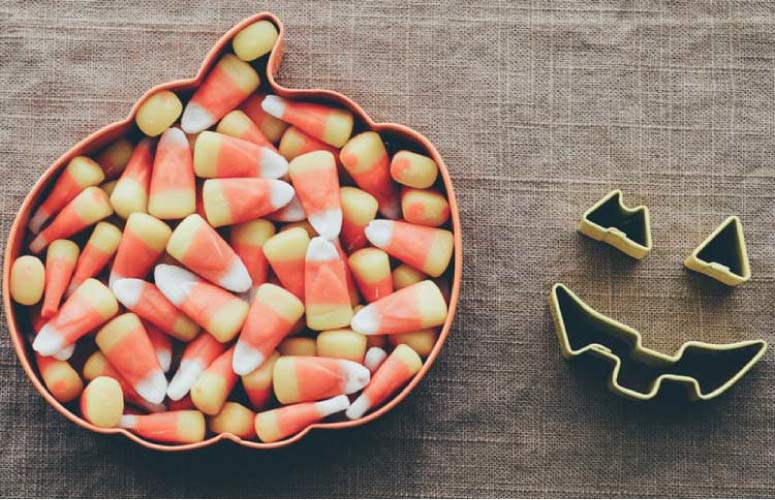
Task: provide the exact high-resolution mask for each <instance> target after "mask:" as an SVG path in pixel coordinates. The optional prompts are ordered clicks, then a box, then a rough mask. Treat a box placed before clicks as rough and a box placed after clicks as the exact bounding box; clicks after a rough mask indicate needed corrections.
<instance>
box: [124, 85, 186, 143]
mask: <svg viewBox="0 0 775 500" xmlns="http://www.w3.org/2000/svg"><path fill="white" fill-rule="evenodd" d="M181 111H183V103H181V102H180V99H178V96H176V95H175V94H174V93H173V92H170V91H169V90H161V91H159V92H156V93H155V94H153V95H152V96H150V97H149V98H148V99H146V100H145V102H144V103H142V104H141V105H140V108H139V109H138V110H137V115H136V116H135V123H137V127H138V128H139V129H140V130H141V131H142V132H143V133H144V134H145V135H147V136H150V137H156V136H157V135H159V134H161V133H162V132H164V131H165V130H167V128H168V127H171V126H172V124H173V123H175V121H176V120H177V119H178V117H179V116H180V112H181Z"/></svg>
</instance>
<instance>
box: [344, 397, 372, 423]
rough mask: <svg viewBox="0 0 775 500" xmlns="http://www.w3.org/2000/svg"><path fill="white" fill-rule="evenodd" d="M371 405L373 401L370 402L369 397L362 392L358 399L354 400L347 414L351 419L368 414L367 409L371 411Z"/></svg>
mask: <svg viewBox="0 0 775 500" xmlns="http://www.w3.org/2000/svg"><path fill="white" fill-rule="evenodd" d="M370 406H371V403H369V399H368V398H367V397H366V396H365V395H363V394H361V395H360V396H358V399H356V400H355V401H353V403H352V404H351V405H350V407H349V408H347V411H346V412H345V415H346V416H347V418H349V419H350V420H355V419H356V418H361V417H362V416H363V415H365V414H366V412H367V411H369V407H370Z"/></svg>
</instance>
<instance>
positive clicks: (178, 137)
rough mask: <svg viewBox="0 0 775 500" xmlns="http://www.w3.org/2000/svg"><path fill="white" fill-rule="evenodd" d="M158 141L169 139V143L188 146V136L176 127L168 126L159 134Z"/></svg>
mask: <svg viewBox="0 0 775 500" xmlns="http://www.w3.org/2000/svg"><path fill="white" fill-rule="evenodd" d="M160 141H165V142H166V141H169V142H170V143H171V144H176V145H180V146H184V145H185V146H186V147H188V137H186V134H185V133H183V131H182V130H180V129H179V128H177V127H170V128H168V129H167V130H165V131H164V133H163V134H162V135H161V139H160Z"/></svg>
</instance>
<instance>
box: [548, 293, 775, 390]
mask: <svg viewBox="0 0 775 500" xmlns="http://www.w3.org/2000/svg"><path fill="white" fill-rule="evenodd" d="M549 304H550V308H551V312H552V319H553V321H554V327H555V331H556V333H557V339H558V341H559V343H560V349H561V350H562V355H563V357H565V358H566V359H568V360H570V359H573V358H576V357H579V356H583V355H585V354H591V355H594V356H596V357H598V358H600V359H602V360H604V361H606V362H608V363H610V364H611V365H612V366H613V368H612V370H611V373H610V377H609V379H608V388H609V389H610V390H611V391H612V392H614V393H615V394H618V395H620V396H624V397H627V398H630V399H636V400H649V399H652V398H654V397H655V396H656V395H657V394H658V393H659V390H660V388H661V387H662V382H663V381H670V382H675V383H679V384H683V385H685V386H686V388H687V392H688V394H689V398H690V399H691V400H693V401H696V400H708V399H713V398H715V397H717V396H719V395H721V394H722V393H723V392H725V391H726V390H727V389H729V388H730V387H732V386H733V385H735V383H737V381H738V380H740V379H741V378H742V377H743V376H744V375H745V374H746V373H747V372H748V370H750V369H751V368H752V367H753V366H754V365H755V364H756V363H757V362H758V361H759V359H761V357H762V356H763V355H764V352H765V351H766V350H767V342H766V341H765V340H761V339H760V340H746V341H742V342H735V343H732V344H709V343H706V342H699V341H689V342H686V343H685V344H683V345H682V346H681V347H680V348H679V349H678V350H677V351H676V353H675V354H673V355H667V354H663V353H661V352H658V351H655V350H653V349H649V348H647V347H643V345H642V338H641V334H640V333H639V332H638V331H637V330H635V329H633V328H631V327H629V326H627V325H625V324H622V323H619V322H618V321H616V320H614V319H612V318H609V317H608V316H605V315H603V314H601V313H599V312H597V311H595V310H594V309H592V308H591V307H590V306H589V305H587V304H586V303H584V302H583V301H582V300H581V299H580V298H579V297H578V296H577V295H576V294H574V293H573V292H572V291H571V290H570V289H569V288H568V287H566V286H565V285H563V284H561V283H558V284H556V285H554V286H553V287H552V291H551V293H550V295H549ZM649 381H650V382H651V383H650V384H648V383H647V382H649Z"/></svg>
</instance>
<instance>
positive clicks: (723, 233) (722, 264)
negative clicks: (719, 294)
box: [684, 215, 751, 286]
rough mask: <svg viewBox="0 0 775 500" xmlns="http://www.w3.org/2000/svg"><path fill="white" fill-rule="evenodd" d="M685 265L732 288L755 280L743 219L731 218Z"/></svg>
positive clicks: (699, 247) (718, 228) (722, 224)
mask: <svg viewBox="0 0 775 500" xmlns="http://www.w3.org/2000/svg"><path fill="white" fill-rule="evenodd" d="M684 265H685V266H686V267H688V268H689V269H691V270H692V271H696V272H698V273H702V274H705V275H707V276H710V277H711V278H713V279H715V280H718V281H720V282H722V283H724V284H725V285H728V286H737V285H741V284H743V283H745V282H746V281H748V280H749V279H751V265H750V263H749V262H748V250H747V249H746V246H745V236H743V224H742V223H741V222H740V218H739V217H737V216H735V215H733V216H731V217H727V218H726V220H724V222H722V223H721V224H720V225H719V226H718V227H717V228H716V229H715V230H714V231H713V232H712V233H710V236H708V237H707V238H705V241H703V242H702V243H700V246H698V247H697V248H696V249H695V250H694V251H693V252H692V253H691V255H689V256H688V257H687V258H686V260H684Z"/></svg>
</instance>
